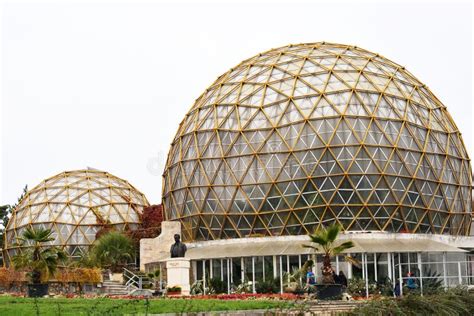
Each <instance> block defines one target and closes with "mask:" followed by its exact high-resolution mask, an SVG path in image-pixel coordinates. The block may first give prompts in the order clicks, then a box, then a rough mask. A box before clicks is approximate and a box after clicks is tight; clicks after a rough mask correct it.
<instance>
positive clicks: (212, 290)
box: [207, 278, 227, 294]
mask: <svg viewBox="0 0 474 316" xmlns="http://www.w3.org/2000/svg"><path fill="white" fill-rule="evenodd" d="M207 284H208V285H209V291H208V293H209V294H221V293H227V283H226V282H224V281H222V280H221V279H220V278H212V279H209V281H208V283H207Z"/></svg>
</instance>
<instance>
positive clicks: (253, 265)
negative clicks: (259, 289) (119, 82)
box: [252, 257, 255, 294]
mask: <svg viewBox="0 0 474 316" xmlns="http://www.w3.org/2000/svg"><path fill="white" fill-rule="evenodd" d="M252 293H254V294H255V257H252Z"/></svg>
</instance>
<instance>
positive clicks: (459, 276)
mask: <svg viewBox="0 0 474 316" xmlns="http://www.w3.org/2000/svg"><path fill="white" fill-rule="evenodd" d="M458 278H459V279H458V280H459V285H462V274H461V262H459V261H458Z"/></svg>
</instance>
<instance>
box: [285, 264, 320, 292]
mask: <svg viewBox="0 0 474 316" xmlns="http://www.w3.org/2000/svg"><path fill="white" fill-rule="evenodd" d="M313 265H314V263H313V260H307V261H306V262H305V263H304V264H303V265H302V266H301V268H299V269H293V272H291V273H288V272H286V273H284V274H283V288H285V289H286V291H287V292H292V293H300V292H302V291H303V290H304V287H305V285H306V282H305V280H306V272H307V271H308V268H309V267H312V266H313Z"/></svg>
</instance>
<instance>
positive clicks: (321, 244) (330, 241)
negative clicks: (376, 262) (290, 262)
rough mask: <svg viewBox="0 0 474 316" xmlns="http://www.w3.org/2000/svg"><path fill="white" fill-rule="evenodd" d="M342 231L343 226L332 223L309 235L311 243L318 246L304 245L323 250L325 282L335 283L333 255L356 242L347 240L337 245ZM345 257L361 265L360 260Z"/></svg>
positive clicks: (322, 269)
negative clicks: (332, 263) (332, 264)
mask: <svg viewBox="0 0 474 316" xmlns="http://www.w3.org/2000/svg"><path fill="white" fill-rule="evenodd" d="M340 231H341V226H339V225H337V224H334V225H331V226H329V227H327V228H326V229H318V230H317V231H316V232H315V233H314V234H312V235H309V239H310V241H311V243H312V244H316V245H317V246H314V245H303V247H305V248H311V249H313V250H314V251H315V252H317V251H322V252H323V266H322V268H321V272H322V276H323V278H322V282H323V283H324V284H333V283H334V278H333V276H332V267H331V257H334V256H337V255H339V254H341V253H342V252H343V251H345V250H347V249H350V248H352V247H354V243H353V242H352V241H346V242H343V243H341V244H340V245H338V246H336V244H335V243H336V239H337V236H338V235H339V232H340ZM345 259H346V261H348V262H351V263H353V264H356V265H359V262H358V261H357V260H356V259H354V258H352V257H350V256H345Z"/></svg>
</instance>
